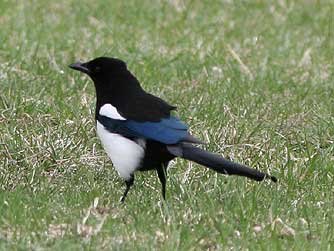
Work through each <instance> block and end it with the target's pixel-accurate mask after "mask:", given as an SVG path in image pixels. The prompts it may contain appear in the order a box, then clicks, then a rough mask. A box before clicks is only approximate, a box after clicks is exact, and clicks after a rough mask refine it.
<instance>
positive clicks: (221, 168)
mask: <svg viewBox="0 0 334 251" xmlns="http://www.w3.org/2000/svg"><path fill="white" fill-rule="evenodd" d="M168 150H169V151H170V152H171V153H172V154H174V155H175V156H178V157H181V158H184V159H187V160H191V161H194V162H196V163H198V164H200V165H203V166H206V167H208V168H210V169H213V170H215V171H216V172H218V173H222V174H227V175H239V176H245V177H247V178H250V179H253V180H257V181H262V180H264V179H271V180H272V181H273V182H277V178H276V177H274V176H271V175H269V174H266V173H263V172H260V171H258V170H256V169H253V168H250V167H247V166H244V165H240V164H237V163H234V162H232V161H230V160H227V159H225V158H223V157H221V156H219V155H217V154H213V153H210V152H208V151H205V150H203V149H201V148H198V147H196V146H193V145H191V144H186V143H183V144H180V145H177V146H168Z"/></svg>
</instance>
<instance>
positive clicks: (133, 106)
mask: <svg viewBox="0 0 334 251" xmlns="http://www.w3.org/2000/svg"><path fill="white" fill-rule="evenodd" d="M69 67H70V68H71V69H73V70H77V71H80V72H83V73H85V74H87V75H88V76H89V77H90V78H91V79H92V80H93V82H94V86H95V92H96V106H95V121H96V132H97V135H98V137H99V138H100V141H101V142H102V146H103V148H104V150H105V151H106V153H107V155H108V156H109V158H110V159H111V162H112V163H113V166H114V168H115V169H116V171H117V172H118V174H119V176H120V177H121V178H122V179H123V180H124V182H125V190H124V192H123V194H122V196H121V198H120V201H121V202H124V201H125V199H126V197H127V195H128V192H129V190H130V188H131V187H132V185H133V184H134V178H135V176H134V175H135V172H136V171H149V170H155V171H156V172H157V176H158V178H159V180H160V183H161V193H162V197H163V199H164V200H165V199H166V183H167V171H168V164H169V163H170V161H171V160H173V159H174V158H176V157H181V158H183V159H186V160H190V161H193V162H196V163H198V164H200V165H202V166H205V167H207V168H209V169H212V170H214V171H216V172H218V173H221V174H225V175H238V176H244V177H247V178H250V179H252V180H256V181H263V180H264V179H269V180H271V181H273V182H277V178H276V177H275V176H272V175H270V174H267V173H264V172H261V171H259V170H256V169H253V168H250V167H247V166H245V165H242V164H238V163H234V162H232V161H231V160H229V159H226V158H224V157H222V156H220V155H219V154H216V153H211V152H209V151H207V150H204V149H202V148H201V147H200V146H201V144H203V143H204V142H203V141H201V140H199V139H197V138H195V137H194V136H192V135H191V134H190V132H189V127H188V125H187V124H185V123H184V122H182V121H181V120H180V119H179V118H178V117H177V116H175V115H173V114H174V111H175V110H176V108H177V107H176V106H173V105H170V104H168V103H167V102H166V101H164V100H162V99H161V98H159V97H157V96H154V95H152V94H150V93H148V92H146V91H145V90H144V89H143V88H142V87H141V85H140V83H139V81H138V79H137V78H136V77H135V76H134V75H133V74H132V73H131V72H130V71H129V69H128V67H127V64H126V63H125V62H124V61H122V60H121V59H118V58H111V57H98V58H95V59H93V60H90V61H87V62H80V61H79V62H76V63H73V64H70V65H69Z"/></svg>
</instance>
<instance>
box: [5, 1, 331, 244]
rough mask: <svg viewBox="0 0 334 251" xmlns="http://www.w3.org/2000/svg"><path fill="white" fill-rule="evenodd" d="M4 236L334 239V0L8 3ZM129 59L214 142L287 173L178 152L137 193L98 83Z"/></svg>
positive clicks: (213, 146)
mask: <svg viewBox="0 0 334 251" xmlns="http://www.w3.org/2000/svg"><path fill="white" fill-rule="evenodd" d="M0 9H1V15H0V26H1V29H0V85H1V92H0V189H1V192H0V249H1V250H333V249H334V242H333V240H334V229H333V225H334V216H333V193H334V186H333V182H334V176H333V175H334V171H333V164H334V158H333V155H334V141H333V140H334V98H333V97H334V77H333V76H334V71H333V65H334V64H333V63H334V56H333V55H334V54H333V51H334V19H333V14H332V13H333V11H334V3H333V2H332V1H311V0H310V1H304V2H303V3H300V2H298V1H284V0H282V1H243V2H242V3H241V2H240V3H235V2H234V1H181V0H170V1H141V2H140V3H139V1H117V2H116V1H74V0H71V1H65V0H59V1H33V0H27V1H1V2H0ZM101 55H107V56H113V57H119V58H122V59H124V60H125V61H126V62H127V63H128V67H129V68H130V70H131V71H132V72H133V73H135V75H136V76H137V77H138V78H139V80H140V81H141V83H142V85H143V86H144V88H145V89H146V90H148V91H150V92H152V93H154V94H156V95H158V96H160V97H162V98H164V99H166V100H168V102H169V103H171V104H176V105H177V106H178V115H179V116H180V117H181V118H182V119H183V120H186V121H187V122H188V123H189V125H190V126H191V131H192V133H193V134H195V135H196V136H198V137H199V138H201V139H205V140H206V141H208V142H209V144H208V146H207V148H208V149H209V150H212V151H215V152H218V153H221V154H222V155H224V156H228V157H229V158H231V159H233V160H235V161H238V162H241V163H245V164H247V165H250V166H253V167H256V168H258V169H261V170H264V171H268V172H270V173H272V174H274V175H276V176H277V177H278V179H279V183H278V184H272V183H269V182H264V183H256V182H253V181H249V180H246V179H244V178H239V177H226V176H222V175H217V174H216V173H214V172H212V171H209V170H207V169H205V168H202V167H200V166H197V165H193V164H191V163H189V162H185V161H182V160H177V161H176V162H175V163H173V165H172V167H171V169H170V172H169V181H168V186H167V189H168V193H167V196H168V200H167V203H163V202H162V200H161V197H160V184H159V182H158V180H157V177H156V174H155V173H154V172H151V173H138V174H137V176H136V181H135V186H134V188H133V189H132V190H131V191H130V193H129V197H128V200H127V202H126V203H125V204H124V205H121V204H119V202H118V200H119V198H120V196H121V192H122V191H123V182H122V181H121V180H120V178H118V176H117V173H116V172H115V170H114V169H113V168H112V164H111V163H110V161H109V160H108V158H107V157H106V155H105V153H104V152H103V151H102V148H101V146H100V142H99V141H98V139H97V138H96V135H95V127H94V120H93V112H94V100H95V96H94V95H95V94H94V89H93V85H92V82H91V81H90V80H89V79H88V78H87V77H84V76H83V75H81V74H78V73H77V72H74V71H71V70H70V69H68V68H67V65H68V64H70V63H73V62H75V61H76V60H79V59H81V60H89V59H92V58H94V57H97V56H101Z"/></svg>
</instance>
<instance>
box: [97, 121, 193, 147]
mask: <svg viewBox="0 0 334 251" xmlns="http://www.w3.org/2000/svg"><path fill="white" fill-rule="evenodd" d="M98 120H99V122H100V123H101V124H103V126H104V127H105V128H106V129H107V130H108V131H110V132H113V133H119V134H122V135H123V136H125V137H129V138H136V137H138V138H145V139H150V140H155V141H158V142H161V143H164V144H177V143H178V142H180V141H182V140H184V139H186V138H187V137H189V133H188V126H187V125H186V124H184V123H183V122H182V121H180V120H179V119H178V118H176V117H174V116H170V117H168V118H163V119H161V121H159V122H136V121H134V120H115V119H111V118H108V117H106V116H101V115H99V116H98Z"/></svg>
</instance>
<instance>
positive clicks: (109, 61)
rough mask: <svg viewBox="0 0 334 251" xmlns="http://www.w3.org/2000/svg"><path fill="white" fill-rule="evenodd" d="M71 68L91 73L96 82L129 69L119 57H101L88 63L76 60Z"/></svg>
mask: <svg viewBox="0 0 334 251" xmlns="http://www.w3.org/2000/svg"><path fill="white" fill-rule="evenodd" d="M69 67H70V68H72V69H74V70H77V71H81V72H83V73H86V74H87V75H89V76H90V77H91V78H92V79H93V80H94V82H95V81H97V82H100V81H103V80H105V79H108V78H109V77H110V76H113V75H114V76H115V75H117V74H119V73H122V72H124V71H126V70H127V67H126V64H125V63H124V62H123V61H122V60H120V59H117V58H108V57H99V58H95V59H93V60H91V61H88V62H86V63H82V62H76V63H74V64H71V65H69Z"/></svg>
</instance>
